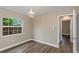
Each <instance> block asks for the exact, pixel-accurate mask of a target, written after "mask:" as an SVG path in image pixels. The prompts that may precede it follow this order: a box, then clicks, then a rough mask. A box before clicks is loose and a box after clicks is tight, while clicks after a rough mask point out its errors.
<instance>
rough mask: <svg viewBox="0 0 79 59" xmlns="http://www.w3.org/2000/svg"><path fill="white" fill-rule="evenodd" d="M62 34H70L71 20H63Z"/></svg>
mask: <svg viewBox="0 0 79 59" xmlns="http://www.w3.org/2000/svg"><path fill="white" fill-rule="evenodd" d="M62 34H69V35H70V21H62Z"/></svg>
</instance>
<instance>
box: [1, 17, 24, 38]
mask: <svg viewBox="0 0 79 59" xmlns="http://www.w3.org/2000/svg"><path fill="white" fill-rule="evenodd" d="M3 18H16V19H20V20H21V21H22V24H21V26H3ZM0 19H1V24H2V25H1V28H2V29H1V36H2V37H8V36H9V37H10V36H15V35H21V34H23V20H22V19H21V18H19V17H10V16H9V17H8V16H7V17H6V16H3V17H1V18H0ZM4 27H9V28H11V27H21V28H22V29H21V33H17V34H9V30H8V35H3V28H4Z"/></svg>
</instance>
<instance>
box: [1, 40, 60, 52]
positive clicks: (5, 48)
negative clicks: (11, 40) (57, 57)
mask: <svg viewBox="0 0 79 59" xmlns="http://www.w3.org/2000/svg"><path fill="white" fill-rule="evenodd" d="M30 40H34V41H37V42H40V43H43V44H46V45H50V46H53V47H56V48H59V46H58V45H54V44H51V43H48V42H44V41H40V40H35V39H28V40H25V41H22V42H19V43H16V44H13V45H10V46H7V47H4V48H1V49H0V52H2V51H5V50H7V49H10V48H12V47H15V46H17V45H20V44H23V43H25V42H28V41H30Z"/></svg>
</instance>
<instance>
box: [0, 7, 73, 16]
mask: <svg viewBox="0 0 79 59" xmlns="http://www.w3.org/2000/svg"><path fill="white" fill-rule="evenodd" d="M0 8H4V9H7V10H11V11H15V12H18V13H21V14H22V15H27V13H28V11H29V10H30V9H31V8H32V9H33V11H34V12H35V14H36V16H39V15H42V14H46V13H48V12H51V11H52V12H57V11H61V10H67V9H70V10H72V9H73V7H71V6H1V7H0Z"/></svg>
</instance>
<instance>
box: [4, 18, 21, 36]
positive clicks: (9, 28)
mask: <svg viewBox="0 0 79 59" xmlns="http://www.w3.org/2000/svg"><path fill="white" fill-rule="evenodd" d="M2 21H3V36H5V35H12V34H19V33H22V20H20V19H17V18H10V17H4V18H3V20H2Z"/></svg>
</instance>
